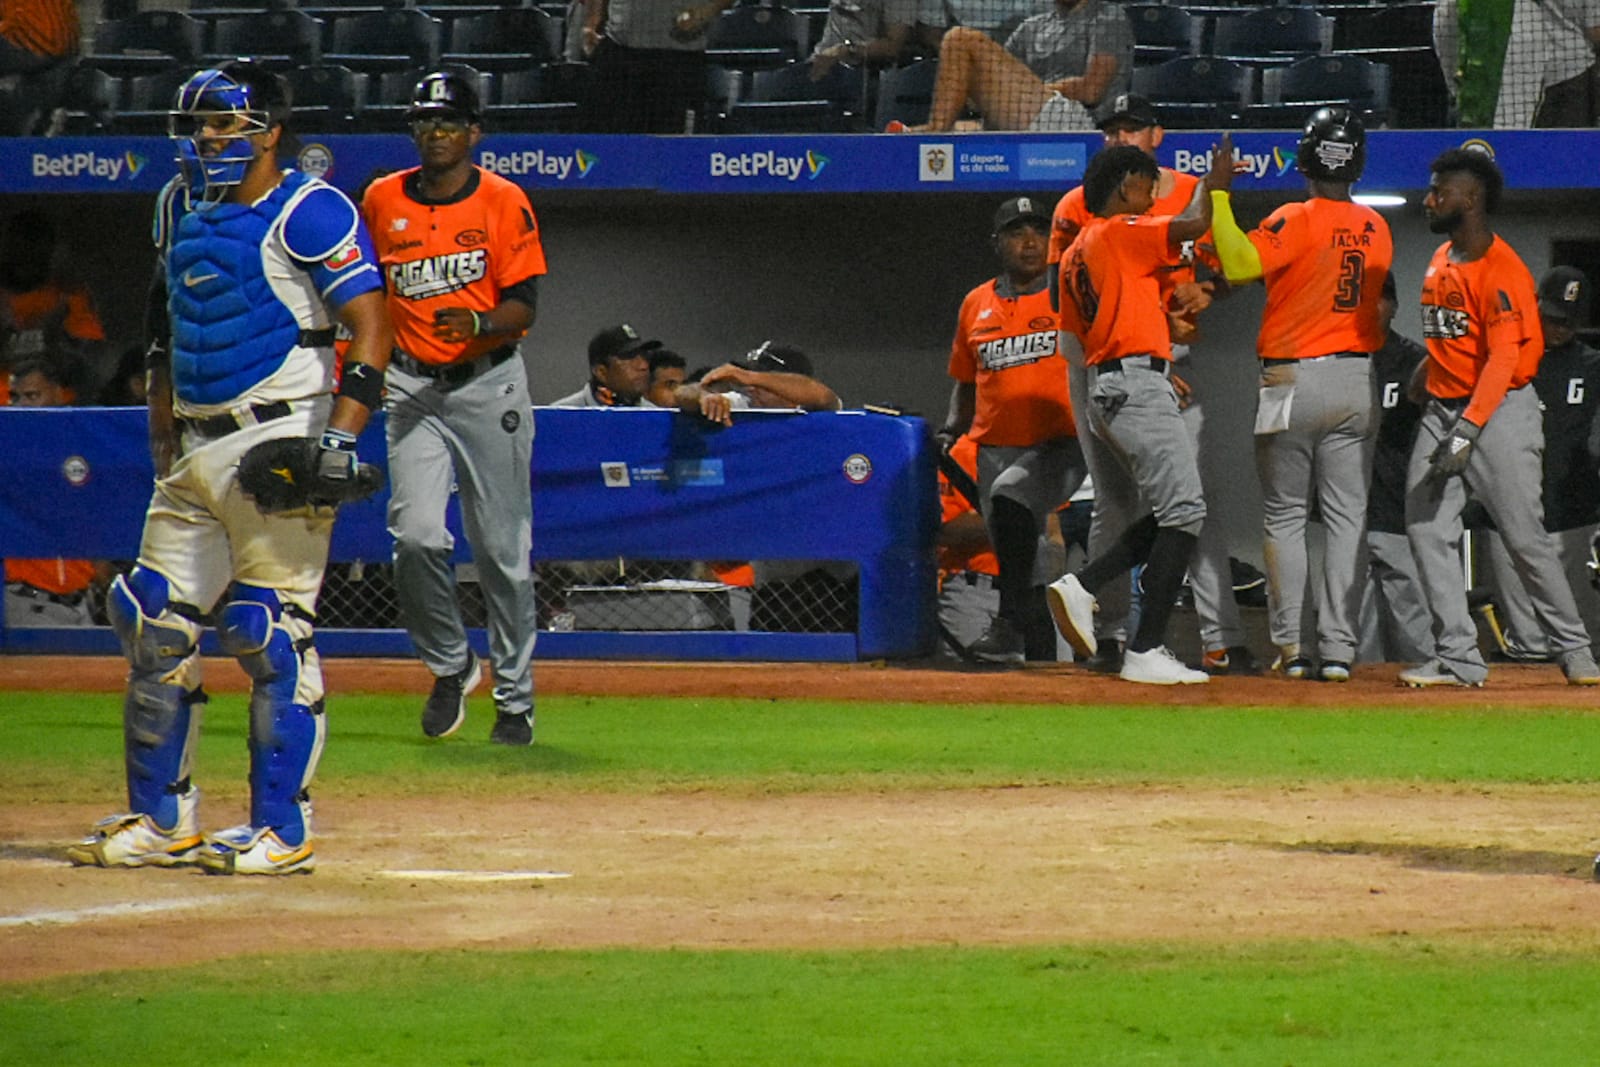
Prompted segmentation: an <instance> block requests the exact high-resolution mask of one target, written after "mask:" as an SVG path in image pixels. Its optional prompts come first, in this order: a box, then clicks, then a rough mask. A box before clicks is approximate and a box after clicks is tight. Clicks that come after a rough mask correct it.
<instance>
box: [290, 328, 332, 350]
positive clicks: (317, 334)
mask: <svg viewBox="0 0 1600 1067" xmlns="http://www.w3.org/2000/svg"><path fill="white" fill-rule="evenodd" d="M337 335H338V333H337V331H336V330H335V329H334V328H333V327H332V326H324V327H323V328H322V329H320V330H301V331H300V338H299V340H298V341H297V342H296V343H297V344H299V346H300V347H301V348H327V347H328V346H329V345H331V344H333V339H334V337H336V336H337Z"/></svg>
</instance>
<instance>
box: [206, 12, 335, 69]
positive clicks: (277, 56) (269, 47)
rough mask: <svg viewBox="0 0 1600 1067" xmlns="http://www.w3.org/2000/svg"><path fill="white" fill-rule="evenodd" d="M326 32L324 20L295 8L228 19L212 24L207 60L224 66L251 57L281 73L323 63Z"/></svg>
mask: <svg viewBox="0 0 1600 1067" xmlns="http://www.w3.org/2000/svg"><path fill="white" fill-rule="evenodd" d="M322 28H323V24H322V21H321V20H320V19H314V18H312V17H311V16H310V15H308V14H306V13H305V12H304V11H298V10H295V9H294V8H288V9H286V10H281V11H257V12H253V13H251V14H245V15H226V16H223V17H221V18H218V19H215V20H214V21H212V23H211V43H210V44H209V45H208V46H207V49H206V57H207V59H208V60H210V61H212V62H218V63H220V62H224V61H226V60H229V59H234V58H236V57H238V56H251V57H253V58H255V59H257V60H259V61H261V62H262V63H265V64H267V65H269V66H272V67H275V68H278V69H280V70H286V69H288V68H289V67H293V66H301V65H306V64H312V63H320V62H322Z"/></svg>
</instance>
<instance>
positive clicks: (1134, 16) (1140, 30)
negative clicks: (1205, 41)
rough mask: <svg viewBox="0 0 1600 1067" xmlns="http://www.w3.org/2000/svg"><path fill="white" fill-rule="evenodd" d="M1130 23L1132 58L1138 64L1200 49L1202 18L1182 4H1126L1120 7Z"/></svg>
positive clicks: (1170, 57)
mask: <svg viewBox="0 0 1600 1067" xmlns="http://www.w3.org/2000/svg"><path fill="white" fill-rule="evenodd" d="M1123 10H1124V11H1126V12H1127V13H1128V21H1129V22H1131V23H1132V24H1133V62H1134V64H1135V65H1138V66H1148V65H1149V64H1152V63H1164V62H1166V61H1167V60H1169V59H1176V58H1177V57H1179V56H1190V55H1195V54H1196V53H1198V52H1199V51H1200V36H1201V33H1202V31H1203V30H1204V29H1205V19H1204V18H1197V17H1195V16H1193V15H1191V14H1189V12H1187V11H1185V10H1184V9H1183V8H1181V7H1170V6H1168V5H1166V4H1128V5H1127V6H1126V7H1124V8H1123Z"/></svg>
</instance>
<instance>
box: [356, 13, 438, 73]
mask: <svg viewBox="0 0 1600 1067" xmlns="http://www.w3.org/2000/svg"><path fill="white" fill-rule="evenodd" d="M332 32H333V36H332V39H331V40H330V42H329V46H328V52H327V62H329V63H342V64H343V65H345V66H347V67H349V68H350V69H351V70H359V71H365V72H366V73H369V74H381V73H384V72H393V71H403V70H407V69H409V68H411V67H414V66H419V65H420V66H424V67H433V66H437V65H438V63H439V56H440V53H441V52H442V51H443V42H444V24H443V23H442V22H440V21H439V20H438V19H436V18H432V17H430V16H429V15H426V14H424V13H423V12H421V11H418V10H417V9H416V8H410V7H400V8H390V9H386V10H383V11H372V12H368V13H366V14H362V15H356V16H355V17H353V18H352V17H348V16H346V17H341V18H340V19H339V20H338V21H336V22H335V23H334V24H333V31H332Z"/></svg>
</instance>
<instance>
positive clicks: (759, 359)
mask: <svg viewBox="0 0 1600 1067" xmlns="http://www.w3.org/2000/svg"><path fill="white" fill-rule="evenodd" d="M843 406H844V405H843V404H842V403H841V402H840V400H839V394H837V393H835V392H834V391H833V390H832V389H830V388H828V387H827V386H826V385H824V384H823V383H822V382H820V381H818V380H817V379H816V378H815V377H813V375H812V369H811V357H810V356H807V355H806V354H805V353H804V352H802V351H800V350H799V349H798V348H791V347H788V346H785V345H775V344H773V343H772V342H771V341H763V342H762V343H761V346H760V347H759V348H756V349H753V350H751V351H750V352H747V353H745V357H744V359H742V360H740V361H739V362H737V363H724V364H723V365H722V366H720V367H713V368H712V369H711V370H709V371H707V372H706V373H705V376H704V377H702V378H701V379H700V380H699V381H698V382H691V383H688V384H685V385H683V386H680V387H679V389H678V394H677V407H678V409H679V410H680V411H683V412H685V413H687V414H690V415H703V416H704V417H705V418H707V419H710V420H711V421H712V422H720V423H722V424H723V425H724V426H732V425H733V412H735V411H745V410H749V409H750V408H802V409H804V410H806V411H838V410H839V409H840V408H841V407H843Z"/></svg>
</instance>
